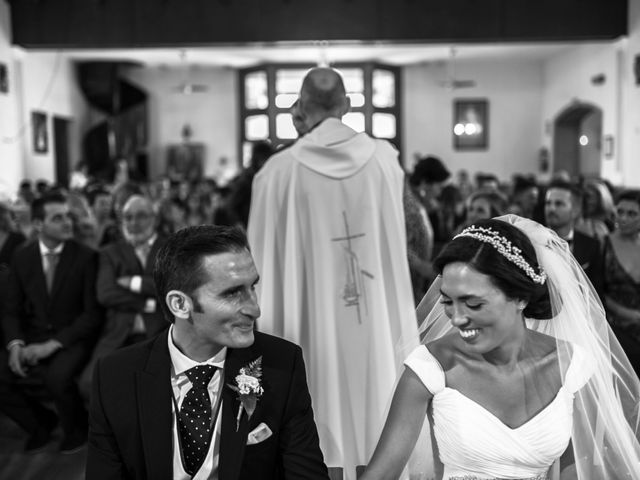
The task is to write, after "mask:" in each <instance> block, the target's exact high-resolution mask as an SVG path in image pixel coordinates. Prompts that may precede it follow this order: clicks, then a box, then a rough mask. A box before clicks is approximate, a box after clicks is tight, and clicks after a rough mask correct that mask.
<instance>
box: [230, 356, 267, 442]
mask: <svg viewBox="0 0 640 480" xmlns="http://www.w3.org/2000/svg"><path fill="white" fill-rule="evenodd" d="M261 378H262V357H261V356H260V357H258V358H256V359H255V360H254V361H253V362H251V363H249V365H247V366H245V367H242V368H241V369H240V371H239V372H238V375H236V378H235V380H236V384H235V385H231V384H227V386H228V387H229V388H231V390H233V391H234V392H236V393H237V394H238V400H239V401H240V407H239V408H238V416H237V417H236V432H237V431H238V430H239V429H240V418H241V417H242V410H243V409H244V411H245V412H247V419H249V418H251V415H253V412H254V411H255V409H256V404H257V403H258V399H259V398H260V397H261V396H262V394H263V393H264V389H263V388H262V384H261V383H260V379H261Z"/></svg>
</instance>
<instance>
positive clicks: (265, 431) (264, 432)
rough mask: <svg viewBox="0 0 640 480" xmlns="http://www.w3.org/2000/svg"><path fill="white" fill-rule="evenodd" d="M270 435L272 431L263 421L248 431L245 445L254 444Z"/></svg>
mask: <svg viewBox="0 0 640 480" xmlns="http://www.w3.org/2000/svg"><path fill="white" fill-rule="evenodd" d="M271 435H273V432H272V431H271V429H270V428H269V427H268V426H267V424H266V423H264V422H263V423H261V424H260V425H258V426H257V427H256V428H254V429H253V430H252V431H251V432H250V433H249V435H248V436H247V445H255V444H257V443H260V442H264V441H265V440H266V439H267V438H269V437H270V436H271Z"/></svg>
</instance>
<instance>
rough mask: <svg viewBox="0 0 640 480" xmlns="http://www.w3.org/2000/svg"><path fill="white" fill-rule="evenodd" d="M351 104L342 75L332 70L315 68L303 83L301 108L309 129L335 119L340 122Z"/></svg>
mask: <svg viewBox="0 0 640 480" xmlns="http://www.w3.org/2000/svg"><path fill="white" fill-rule="evenodd" d="M349 107H350V102H349V98H348V97H347V92H346V90H345V88H344V82H343V81H342V77H341V76H340V74H339V73H338V72H337V71H335V70H333V69H332V68H326V67H318V68H313V69H311V70H310V71H309V73H307V75H306V76H305V77H304V80H303V81H302V88H301V89H300V100H299V108H300V112H301V113H302V116H303V117H304V119H305V123H306V126H307V128H308V129H311V128H313V127H315V126H316V125H317V124H319V123H320V122H322V121H323V120H325V119H327V118H330V117H333V118H337V119H338V120H340V119H341V118H342V116H343V115H344V114H345V113H347V112H348V111H349Z"/></svg>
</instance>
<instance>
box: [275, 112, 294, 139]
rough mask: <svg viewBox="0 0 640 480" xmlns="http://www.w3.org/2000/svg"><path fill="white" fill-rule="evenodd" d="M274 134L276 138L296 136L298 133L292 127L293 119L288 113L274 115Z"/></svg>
mask: <svg viewBox="0 0 640 480" xmlns="http://www.w3.org/2000/svg"><path fill="white" fill-rule="evenodd" d="M276 136H277V137H278V138H287V139H288V138H297V137H298V133H297V132H296V129H295V128H293V120H292V119H291V114H290V113H279V114H278V115H276Z"/></svg>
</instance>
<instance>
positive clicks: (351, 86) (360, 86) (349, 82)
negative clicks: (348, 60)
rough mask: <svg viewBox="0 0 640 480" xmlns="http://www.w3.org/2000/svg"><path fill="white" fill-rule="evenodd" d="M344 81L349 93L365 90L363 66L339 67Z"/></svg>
mask: <svg viewBox="0 0 640 480" xmlns="http://www.w3.org/2000/svg"><path fill="white" fill-rule="evenodd" d="M338 71H339V72H340V74H341V75H342V80H343V81H344V88H345V89H346V90H347V93H362V92H364V72H363V71H362V69H361V68H346V69H338Z"/></svg>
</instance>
